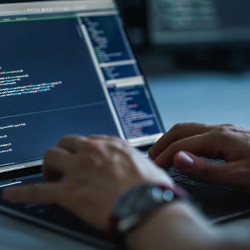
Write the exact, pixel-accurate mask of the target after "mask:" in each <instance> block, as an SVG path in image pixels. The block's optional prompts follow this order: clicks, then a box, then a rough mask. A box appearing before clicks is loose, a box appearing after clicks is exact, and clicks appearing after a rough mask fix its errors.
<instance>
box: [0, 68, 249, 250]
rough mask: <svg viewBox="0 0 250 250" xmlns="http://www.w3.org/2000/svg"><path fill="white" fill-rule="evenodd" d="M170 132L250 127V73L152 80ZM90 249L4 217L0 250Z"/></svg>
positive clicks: (154, 91)
mask: <svg viewBox="0 0 250 250" xmlns="http://www.w3.org/2000/svg"><path fill="white" fill-rule="evenodd" d="M149 84H150V87H151V89H152V94H153V96H154V98H155V102H156V104H157V106H158V109H159V112H160V114H161V116H162V120H163V123H164V125H165V128H166V129H169V128H171V127H172V126H173V125H174V124H175V123H178V122H191V121H196V122H206V123H210V124H218V123H234V124H237V125H240V126H244V127H250V116H249V115H248V108H249V107H250V98H249V93H250V73H244V74H241V75H230V74H222V73H199V74H180V75H176V76H166V77H150V78H149ZM55 248H58V249H60V250H63V249H65V250H66V249H74V250H78V249H87V250H88V249H89V250H92V249H94V248H92V247H89V246H86V245H83V244H81V243H79V242H77V241H73V240H71V239H68V238H65V237H63V236H61V235H58V234H56V233H51V232H49V231H46V230H44V229H41V228H39V227H36V226H33V225H30V224H27V223H24V222H21V221H18V220H16V219H12V218H9V217H7V216H4V215H1V214H0V249H4V250H9V249H19V250H27V249H36V250H39V249H46V250H50V249H51V250H52V249H53V250H54V249H55Z"/></svg>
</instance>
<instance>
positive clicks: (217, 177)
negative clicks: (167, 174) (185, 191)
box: [174, 151, 227, 184]
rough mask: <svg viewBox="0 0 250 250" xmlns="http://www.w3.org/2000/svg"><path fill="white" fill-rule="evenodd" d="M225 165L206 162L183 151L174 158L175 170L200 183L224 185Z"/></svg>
mask: <svg viewBox="0 0 250 250" xmlns="http://www.w3.org/2000/svg"><path fill="white" fill-rule="evenodd" d="M225 165H226V163H224V162H216V161H211V162H210V161H206V160H204V159H202V158H200V157H197V156H195V155H193V154H191V153H187V152H184V151H181V152H179V153H177V154H176V155H175V157H174V166H175V167H176V169H178V170H180V171H181V172H183V173H184V174H186V175H187V176H189V177H191V178H194V179H197V180H199V181H201V182H208V183H214V184H224V183H225V176H226V175H227V174H225V170H226V169H225Z"/></svg>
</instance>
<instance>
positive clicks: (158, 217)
mask: <svg viewBox="0 0 250 250" xmlns="http://www.w3.org/2000/svg"><path fill="white" fill-rule="evenodd" d="M248 236H249V235H248ZM245 238H247V237H245ZM248 244H250V243H249V240H245V241H244V240H242V236H241V239H239V238H238V237H237V236H236V237H235V236H234V237H230V234H228V233H226V232H224V230H223V228H217V227H215V226H209V224H208V223H207V221H206V219H205V218H203V217H202V216H201V215H200V213H199V212H198V211H196V209H194V208H193V207H191V206H189V205H187V204H184V203H181V202H178V203H175V204H172V205H170V206H165V207H163V208H162V209H160V210H158V211H157V212H156V213H155V214H154V215H152V216H151V217H149V219H148V220H147V221H146V222H145V223H143V224H142V225H141V226H140V227H139V228H137V229H135V230H133V231H132V232H131V233H130V234H129V235H128V237H127V245H128V247H129V249H132V250H138V249H139V250H141V249H143V250H152V249H154V250H167V249H171V250H172V249H203V250H205V249H223V250H224V249H227V250H229V249H247V248H248V249H249V247H250V245H248Z"/></svg>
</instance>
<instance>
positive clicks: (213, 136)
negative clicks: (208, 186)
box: [149, 123, 250, 193]
mask: <svg viewBox="0 0 250 250" xmlns="http://www.w3.org/2000/svg"><path fill="white" fill-rule="evenodd" d="M149 156H150V157H151V158H152V159H153V160H154V161H155V163H156V164H157V165H159V166H161V167H164V168H168V167H170V166H171V165H172V164H174V165H175V167H176V168H177V169H179V170H180V171H182V172H183V173H184V174H186V175H188V176H190V177H192V178H194V179H197V180H199V181H203V182H208V183H213V184H220V185H225V186H229V187H232V188H236V189H239V190H242V191H244V192H248V193H250V132H249V131H247V130H245V129H243V128H240V127H236V126H233V125H217V126H212V125H206V124H199V123H186V124H185V123H184V124H177V125H175V126H174V127H173V128H172V129H171V130H170V131H169V132H168V133H166V134H165V135H164V136H163V137H162V138H161V139H160V140H159V141H158V142H157V143H156V144H155V145H154V146H153V147H152V148H151V150H150V151H149ZM197 156H204V157H207V158H212V159H222V160H224V162H210V161H207V160H204V159H202V158H200V157H197Z"/></svg>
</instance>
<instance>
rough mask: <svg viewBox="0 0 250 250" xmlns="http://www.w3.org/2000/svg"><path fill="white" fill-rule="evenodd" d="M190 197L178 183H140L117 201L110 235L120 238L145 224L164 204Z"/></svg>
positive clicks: (111, 219)
mask: <svg viewBox="0 0 250 250" xmlns="http://www.w3.org/2000/svg"><path fill="white" fill-rule="evenodd" d="M188 198H189V196H188V194H187V193H186V192H185V191H184V190H183V189H181V188H180V187H179V186H176V185H173V186H172V185H171V186H169V185H167V184H147V183H145V184H140V185H137V186H135V187H133V188H131V189H130V190H128V191H127V192H125V193H124V194H123V195H122V196H121V197H120V198H119V199H118V200H117V202H116V204H115V206H114V208H113V211H112V216H111V218H110V230H109V233H110V236H112V238H116V239H119V240H123V239H124V237H125V236H126V235H127V234H128V233H129V232H130V231H131V230H133V229H134V228H136V227H138V225H140V224H143V222H144V220H147V219H148V218H149V217H151V215H152V214H154V212H155V211H157V210H159V209H160V208H161V207H162V206H165V205H170V204H172V203H175V201H177V200H180V199H184V200H187V199H188Z"/></svg>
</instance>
